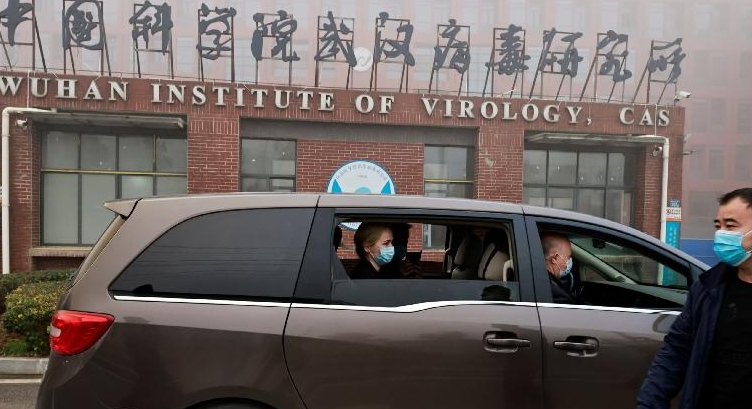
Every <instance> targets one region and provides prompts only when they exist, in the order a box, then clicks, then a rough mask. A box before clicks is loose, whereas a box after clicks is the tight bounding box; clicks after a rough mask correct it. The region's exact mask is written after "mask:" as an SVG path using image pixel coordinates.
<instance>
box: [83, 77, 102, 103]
mask: <svg viewBox="0 0 752 409" xmlns="http://www.w3.org/2000/svg"><path fill="white" fill-rule="evenodd" d="M84 99H95V100H97V101H101V100H102V93H101V92H99V87H98V86H97V82H96V81H92V82H91V83H90V84H89V89H87V90H86V94H85V95H84Z"/></svg>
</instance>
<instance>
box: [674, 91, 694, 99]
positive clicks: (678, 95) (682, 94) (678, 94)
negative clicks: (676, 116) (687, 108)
mask: <svg viewBox="0 0 752 409" xmlns="http://www.w3.org/2000/svg"><path fill="white" fill-rule="evenodd" d="M691 96H692V93H691V92H687V91H677V92H676V95H674V101H679V100H681V99H686V98H689V97H691Z"/></svg>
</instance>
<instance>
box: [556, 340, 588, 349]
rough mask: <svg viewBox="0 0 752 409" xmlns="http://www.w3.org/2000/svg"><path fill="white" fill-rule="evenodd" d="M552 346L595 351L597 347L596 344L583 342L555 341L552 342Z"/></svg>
mask: <svg viewBox="0 0 752 409" xmlns="http://www.w3.org/2000/svg"><path fill="white" fill-rule="evenodd" d="M554 348H556V349H563V350H565V351H595V350H596V349H598V346H597V345H592V344H586V343H584V342H567V341H556V342H554Z"/></svg>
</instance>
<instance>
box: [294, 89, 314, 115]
mask: <svg viewBox="0 0 752 409" xmlns="http://www.w3.org/2000/svg"><path fill="white" fill-rule="evenodd" d="M297 96H298V98H301V100H300V109H302V110H305V111H308V110H310V109H311V98H313V91H298V94H297Z"/></svg>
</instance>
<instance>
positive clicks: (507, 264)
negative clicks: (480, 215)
mask: <svg viewBox="0 0 752 409" xmlns="http://www.w3.org/2000/svg"><path fill="white" fill-rule="evenodd" d="M335 223H337V226H336V227H335V226H333V229H334V231H335V232H337V231H338V229H341V230H342V234H341V239H339V237H340V234H339V233H337V234H334V235H333V237H335V238H336V240H335V243H334V244H333V245H334V247H335V251H334V254H336V257H334V258H333V260H332V263H333V265H332V269H333V271H332V285H331V302H332V303H333V304H341V305H357V306H366V307H399V306H407V305H414V304H419V303H427V302H441V301H489V302H492V301H519V300H520V288H519V280H518V277H517V274H516V273H515V261H516V255H515V251H514V249H515V246H514V242H513V237H514V235H513V234H512V224H511V223H508V222H505V221H495V222H485V221H473V220H456V221H447V220H430V219H390V218H378V217H359V218H347V217H341V218H339V219H337V220H336V222H335ZM438 230H440V231H442V232H444V237H443V238H442V240H440V241H435V242H433V243H432V244H433V245H431V246H426V240H425V232H427V231H438ZM358 231H361V232H362V233H360V234H359V233H358ZM387 231H388V232H387ZM384 232H387V233H384ZM382 234H385V236H384V237H386V238H389V237H391V239H389V240H386V244H384V243H382V242H381V241H379V242H377V243H376V244H374V245H372V246H370V248H369V249H359V248H358V247H359V244H358V240H361V242H363V239H364V238H366V237H370V238H373V239H375V238H377V236H379V237H380V236H381V235H382ZM382 245H384V246H385V247H390V246H394V249H395V256H394V258H393V259H392V261H391V262H389V263H387V264H384V265H382V266H380V267H379V269H378V271H377V270H376V268H375V267H374V266H373V265H372V264H371V261H370V258H373V254H374V253H377V252H380V250H378V248H379V247H380V246H382ZM360 247H363V246H362V245H361V246H360ZM364 250H365V251H364ZM368 252H370V253H371V254H370V255H369V254H368ZM377 264H378V263H377Z"/></svg>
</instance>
